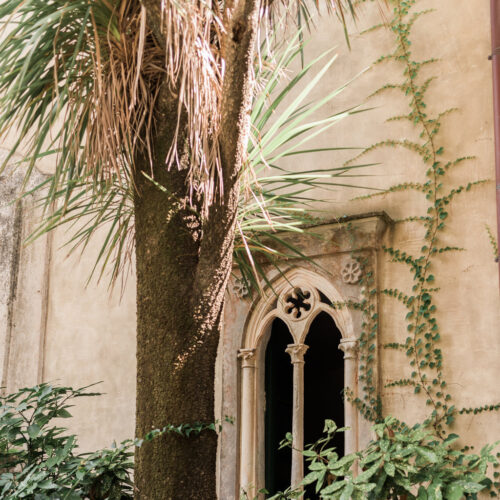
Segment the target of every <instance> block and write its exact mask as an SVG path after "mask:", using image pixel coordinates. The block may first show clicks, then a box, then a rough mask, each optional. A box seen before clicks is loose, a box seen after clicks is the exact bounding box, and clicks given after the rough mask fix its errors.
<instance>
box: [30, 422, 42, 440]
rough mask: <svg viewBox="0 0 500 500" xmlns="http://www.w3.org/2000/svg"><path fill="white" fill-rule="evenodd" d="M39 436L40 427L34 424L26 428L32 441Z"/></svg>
mask: <svg viewBox="0 0 500 500" xmlns="http://www.w3.org/2000/svg"><path fill="white" fill-rule="evenodd" d="M38 434H40V427H39V426H38V425H36V424H33V425H30V426H28V436H29V437H30V438H31V439H34V438H36V437H37V436H38Z"/></svg>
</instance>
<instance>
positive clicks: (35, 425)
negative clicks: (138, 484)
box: [0, 384, 134, 500]
mask: <svg viewBox="0 0 500 500" xmlns="http://www.w3.org/2000/svg"><path fill="white" fill-rule="evenodd" d="M87 389H88V387H84V388H81V389H72V388H70V387H59V386H55V385H51V384H40V385H38V386H35V387H31V388H24V389H21V390H19V391H18V392H16V393H13V394H10V395H8V396H4V397H0V402H1V406H0V462H1V467H2V472H1V473H0V498H2V499H18V498H19V499H20V498H25V499H30V500H46V499H47V500H48V499H51V500H58V499H60V500H63V499H64V500H75V499H81V498H88V499H90V500H101V499H109V500H118V499H119V500H123V499H127V498H133V485H132V480H131V477H130V475H131V471H132V467H133V462H132V457H133V445H134V442H133V441H125V442H123V443H122V444H121V445H119V446H117V445H114V446H113V447H112V448H110V449H102V450H98V451H95V452H93V453H77V452H76V450H77V448H78V445H77V439H76V436H75V435H72V434H68V433H67V432H66V431H67V429H66V428H64V427H59V426H58V425H56V423H55V419H65V418H70V417H71V413H70V412H69V409H70V408H71V406H72V405H71V402H72V400H74V399H76V398H80V397H88V396H96V395H99V393H95V392H88V391H87Z"/></svg>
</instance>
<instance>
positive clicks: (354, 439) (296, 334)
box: [219, 213, 392, 500]
mask: <svg viewBox="0 0 500 500" xmlns="http://www.w3.org/2000/svg"><path fill="white" fill-rule="evenodd" d="M391 225H392V221H391V219H390V218H389V217H388V216H387V215H386V214H385V213H369V214H360V215H355V216H351V217H343V218H340V219H333V220H331V221H324V222H322V223H320V224H318V225H314V226H312V227H311V228H310V229H311V232H313V233H314V236H315V237H314V238H311V235H310V234H307V233H309V228H305V230H304V233H301V234H297V233H282V234H280V238H282V239H283V242H284V243H283V253H285V251H286V248H288V247H287V245H289V244H293V245H295V246H296V247H298V248H301V251H302V253H303V254H304V255H305V256H306V257H307V258H308V260H305V259H304V260H303V261H302V262H301V263H300V264H298V265H297V264H296V261H292V260H290V261H288V260H284V261H283V262H282V266H281V268H280V269H279V270H275V269H269V272H268V274H267V278H266V280H263V281H262V289H263V291H262V294H260V295H259V297H257V298H256V300H255V301H253V302H252V303H250V302H249V301H245V303H243V302H241V303H237V300H238V299H237V295H236V294H231V297H230V299H229V301H230V306H229V307H227V308H226V318H227V322H226V323H225V329H224V340H225V344H224V358H223V360H224V363H225V364H224V365H223V366H224V370H225V371H224V373H225V374H226V370H227V377H225V378H224V380H225V381H227V382H225V384H226V385H224V383H223V387H222V388H221V395H222V398H221V399H222V404H221V410H223V411H221V414H222V415H224V414H237V415H238V426H237V427H236V428H234V429H232V428H230V427H228V428H226V429H224V430H223V433H222V435H221V443H222V444H221V445H220V446H221V453H220V464H219V467H220V468H219V470H220V471H224V472H223V473H222V474H221V478H220V480H221V482H220V484H221V486H220V494H219V497H220V498H239V496H240V493H241V492H242V491H245V492H246V493H247V494H248V496H249V497H250V498H259V500H262V499H263V495H262V494H259V490H261V489H262V488H264V486H265V419H264V416H265V408H266V402H265V349H266V344H267V342H268V340H269V335H270V333H271V330H272V325H273V322H274V321H275V320H276V319H279V320H280V321H282V322H283V323H284V324H285V325H286V327H287V328H288V331H289V332H290V334H291V337H292V338H291V339H290V344H289V346H288V348H287V349H286V351H287V352H288V354H289V355H290V359H291V363H292V365H293V404H292V408H293V415H292V416H293V418H292V437H293V443H294V447H295V448H297V452H295V453H294V452H293V451H292V471H291V482H292V484H293V485H298V484H300V481H301V479H302V478H303V475H304V471H303V467H304V462H303V456H302V454H301V453H300V451H299V450H300V449H302V447H303V416H304V413H303V408H304V406H303V405H304V403H303V398H304V384H303V382H304V370H305V366H306V363H307V362H308V360H307V358H305V356H304V354H305V353H306V350H307V347H306V345H307V335H308V333H309V331H310V328H311V325H312V324H313V322H314V320H315V319H316V318H317V317H318V315H319V314H321V313H326V314H328V315H330V316H331V317H332V319H333V320H334V321H335V324H336V326H337V328H338V329H339V330H340V333H341V336H342V340H341V342H340V345H339V348H340V349H341V350H342V351H343V352H344V377H343V378H344V386H345V387H346V388H349V390H350V391H349V392H350V394H351V395H352V397H353V398H354V399H355V398H357V397H362V395H363V392H362V384H359V382H358V376H359V373H358V369H359V368H358V365H359V362H358V340H357V337H358V335H359V333H360V331H361V325H362V321H363V318H362V314H361V312H360V311H358V310H355V309H353V308H349V307H343V306H342V305H343V304H346V303H347V302H349V301H352V302H358V301H360V300H362V298H363V297H364V296H365V295H366V294H365V293H364V291H363V289H362V286H365V285H364V284H363V285H361V284H360V280H361V278H362V276H363V269H362V268H361V266H360V264H359V262H358V261H357V260H356V259H363V262H365V261H366V262H369V265H368V266H367V268H369V269H370V271H371V272H373V273H374V277H375V279H376V278H377V270H378V266H377V263H378V259H379V257H378V255H379V253H378V250H379V249H380V248H381V238H382V236H383V235H384V232H385V231H386V229H387V228H389V227H390V226H391ZM273 243H274V244H275V242H273ZM280 249H281V247H279V245H278V247H277V250H278V251H279V250H280ZM352 255H354V256H355V257H356V259H354V258H352V257H350V256H352ZM311 261H314V262H317V263H318V264H319V265H318V266H315V265H313V264H311ZM235 272H238V271H237V269H235ZM353 285H358V286H357V287H354V286H353ZM374 307H375V311H376V310H377V303H376V302H375V303H374ZM235 339H237V340H236V341H235ZM226 346H227V347H226ZM239 347H241V348H243V349H240V351H238V352H239V358H240V359H241V360H242V362H241V363H239V362H238V363H236V356H235V350H236V349H238V348H239ZM375 355H376V352H375ZM377 363H378V360H377V359H375V362H374V370H377ZM375 378H376V377H375ZM236 381H239V384H240V386H239V387H240V390H239V391H238V393H236V391H235V390H234V387H233V385H234V384H235V383H236ZM327 390H328V388H327V384H325V396H326V397H327ZM344 424H345V426H346V427H348V428H349V430H347V431H346V432H345V433H344V447H345V452H346V453H350V452H354V451H356V450H358V449H359V448H360V447H362V446H364V445H365V444H366V443H367V442H368V441H369V440H370V439H371V438H372V434H371V429H370V424H369V423H365V422H364V421H363V420H362V419H360V418H359V419H358V414H357V411H356V409H355V408H354V407H353V405H352V403H351V400H349V401H347V400H346V401H345V402H344ZM237 454H239V457H238V456H237ZM235 475H236V476H239V477H238V479H237V480H236V481H234V480H233V478H234V477H235Z"/></svg>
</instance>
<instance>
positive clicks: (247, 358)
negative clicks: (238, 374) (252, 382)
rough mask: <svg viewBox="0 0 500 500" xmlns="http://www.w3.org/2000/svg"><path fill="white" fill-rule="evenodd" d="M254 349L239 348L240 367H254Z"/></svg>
mask: <svg viewBox="0 0 500 500" xmlns="http://www.w3.org/2000/svg"><path fill="white" fill-rule="evenodd" d="M255 352H256V350H255V349H240V350H239V351H238V358H239V359H241V367H242V368H255Z"/></svg>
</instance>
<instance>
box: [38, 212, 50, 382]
mask: <svg viewBox="0 0 500 500" xmlns="http://www.w3.org/2000/svg"><path fill="white" fill-rule="evenodd" d="M53 208H54V207H53V206H51V208H50V212H51V213H52V212H53ZM53 239H54V236H53V231H49V232H48V233H47V236H46V244H45V257H44V269H43V277H42V286H41V290H42V303H41V311H40V341H39V345H38V374H37V383H39V384H41V383H42V382H44V381H45V349H46V343H47V326H48V319H49V294H50V270H51V269H50V268H51V265H52V246H53Z"/></svg>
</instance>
